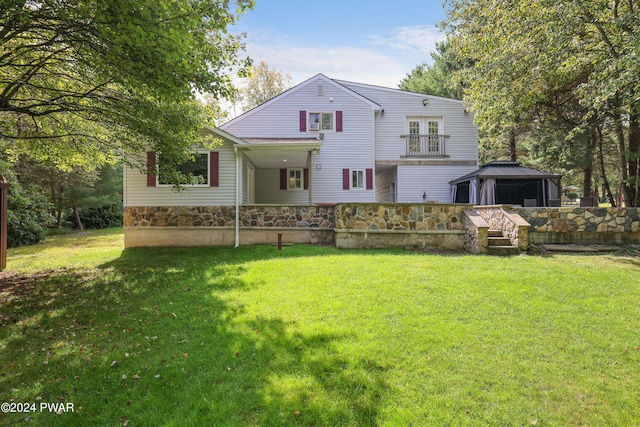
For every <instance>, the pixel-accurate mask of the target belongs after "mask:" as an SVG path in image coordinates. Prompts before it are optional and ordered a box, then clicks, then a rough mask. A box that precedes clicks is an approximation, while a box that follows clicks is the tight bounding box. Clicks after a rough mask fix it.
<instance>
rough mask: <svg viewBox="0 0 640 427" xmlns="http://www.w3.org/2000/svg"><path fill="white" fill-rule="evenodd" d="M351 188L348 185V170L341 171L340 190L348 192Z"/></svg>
mask: <svg viewBox="0 0 640 427" xmlns="http://www.w3.org/2000/svg"><path fill="white" fill-rule="evenodd" d="M349 188H351V186H350V185H349V169H342V189H343V190H348V189H349Z"/></svg>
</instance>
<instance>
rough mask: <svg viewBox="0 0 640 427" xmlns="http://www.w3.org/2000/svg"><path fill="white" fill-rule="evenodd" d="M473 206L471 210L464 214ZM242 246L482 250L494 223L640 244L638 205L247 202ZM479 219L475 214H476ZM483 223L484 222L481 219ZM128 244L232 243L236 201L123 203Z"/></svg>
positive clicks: (529, 238)
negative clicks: (211, 203) (212, 203)
mask: <svg viewBox="0 0 640 427" xmlns="http://www.w3.org/2000/svg"><path fill="white" fill-rule="evenodd" d="M465 211H467V212H465ZM239 217H240V235H239V239H240V244H243V245H244V244H257V243H273V242H275V241H276V240H277V234H282V235H283V241H284V242H287V243H289V242H291V243H325V244H330V243H335V245H336V246H337V247H344V248H384V247H402V248H410V249H420V248H432V249H443V250H463V249H464V250H467V251H469V252H473V253H483V252H484V248H485V247H486V240H487V237H486V234H487V230H488V228H492V229H500V230H502V231H503V234H504V235H505V236H507V237H509V238H510V239H511V241H512V244H514V245H515V246H517V247H519V248H520V249H521V250H526V249H527V246H528V244H529V243H533V244H542V243H578V244H593V243H602V244H629V243H635V244H638V243H640V211H639V208H581V207H561V208H515V207H512V206H510V205H503V206H475V207H474V206H471V205H468V204H436V203H420V204H393V203H386V204H376V203H340V204H337V205H318V206H315V205H314V206H271V205H247V206H241V207H240V212H239ZM472 217H473V218H472ZM483 221H484V222H483ZM124 226H125V246H126V247H131V246H196V245H198V246H199V245H233V244H234V243H235V242H236V237H235V207H233V206H199V207H198V206H195V207H182V206H160V207H149V206H144V207H126V208H125V209H124Z"/></svg>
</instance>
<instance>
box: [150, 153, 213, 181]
mask: <svg viewBox="0 0 640 427" xmlns="http://www.w3.org/2000/svg"><path fill="white" fill-rule="evenodd" d="M209 160H210V156H209V152H197V153H194V154H192V157H191V159H190V160H187V161H186V162H183V163H181V164H179V165H177V166H176V169H177V170H178V171H179V172H181V173H182V174H183V175H184V176H185V177H186V179H187V182H183V183H182V184H185V185H191V186H202V187H207V186H209V170H210V168H211V165H210V164H209ZM162 162H163V158H162V154H158V163H159V164H160V165H162ZM157 180H158V186H163V185H166V186H172V185H173V184H175V183H174V182H171V179H170V177H167V176H163V174H162V168H161V167H160V169H159V173H158V175H157Z"/></svg>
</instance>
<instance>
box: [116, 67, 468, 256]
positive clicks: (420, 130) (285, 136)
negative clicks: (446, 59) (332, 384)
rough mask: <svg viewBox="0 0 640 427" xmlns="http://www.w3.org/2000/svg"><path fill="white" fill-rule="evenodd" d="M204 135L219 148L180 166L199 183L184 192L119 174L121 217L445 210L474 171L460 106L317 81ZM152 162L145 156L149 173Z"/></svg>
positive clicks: (379, 89)
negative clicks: (432, 206) (335, 207)
mask: <svg viewBox="0 0 640 427" xmlns="http://www.w3.org/2000/svg"><path fill="white" fill-rule="evenodd" d="M205 132H208V133H211V134H213V135H214V136H216V137H218V138H219V139H220V140H221V141H222V144H221V145H220V146H219V147H217V148H216V149H215V150H214V151H211V152H205V151H203V152H201V153H198V154H199V156H196V161H195V162H193V163H191V162H190V163H189V164H185V165H184V167H185V171H189V172H191V173H193V174H194V175H196V177H197V178H198V179H197V180H196V181H194V185H192V186H189V188H187V190H186V191H185V192H182V193H176V192H175V191H173V189H172V186H171V185H170V183H164V182H162V180H161V179H160V178H159V177H157V176H154V175H151V174H150V175H147V176H145V175H143V174H141V173H139V172H137V171H135V170H132V169H127V170H126V171H125V188H124V201H125V216H126V215H127V212H128V211H127V207H135V208H143V207H153V208H154V209H155V208H159V207H166V206H170V207H204V206H227V207H235V208H236V212H237V208H238V207H239V206H243V205H244V206H246V205H253V204H256V205H258V204H260V205H307V206H309V205H324V204H333V203H340V202H362V203H373V202H378V203H381V202H384V203H387V202H389V203H409V202H413V203H422V202H438V203H451V202H452V201H451V189H450V188H451V187H450V185H449V181H451V180H454V179H456V178H458V177H460V176H463V175H465V174H468V173H470V172H472V171H474V170H475V169H476V168H477V165H478V133H477V128H476V126H475V125H474V124H473V117H472V115H471V114H469V113H468V112H467V111H466V109H465V108H464V106H463V105H462V103H461V102H460V101H458V100H453V99H447V98H441V97H437V96H431V95H424V94H419V93H411V92H406V91H402V90H398V89H390V88H384V87H378V86H372V85H367V84H360V83H353V82H346V81H340V80H333V79H330V78H328V77H326V76H324V75H322V74H318V75H316V76H314V77H312V78H310V79H309V80H307V81H305V82H303V83H301V84H299V85H297V86H295V87H293V88H292V89H289V90H287V91H286V92H284V93H282V94H280V95H279V96H277V97H275V98H273V99H271V100H270V101H268V102H266V103H264V104H262V105H260V106H258V107H256V108H254V109H252V110H250V111H247V112H246V113H244V114H242V115H240V116H238V117H236V118H235V119H233V120H231V121H229V122H227V123H225V124H223V125H222V126H220V127H219V128H216V129H206V130H205ZM158 161H161V159H160V158H159V157H158V155H157V153H148V162H149V168H151V169H152V168H153V167H154V165H155V164H156V162H158ZM137 211H138V210H136V212H137ZM131 217H132V215H131V209H129V218H128V219H127V218H126V219H125V235H126V227H127V226H128V225H131V224H132V223H133V220H132V218H131ZM174 222H175V221H174ZM238 222H239V220H238V219H237V218H236V221H235V226H236V229H237V227H238V226H239V224H238ZM138 223H139V221H138V222H136V224H138ZM160 223H161V224H162V223H163V220H160ZM150 225H152V224H150ZM155 225H157V224H155ZM171 225H175V224H171ZM227 225H229V224H227ZM236 234H237V230H236ZM236 243H237V237H236Z"/></svg>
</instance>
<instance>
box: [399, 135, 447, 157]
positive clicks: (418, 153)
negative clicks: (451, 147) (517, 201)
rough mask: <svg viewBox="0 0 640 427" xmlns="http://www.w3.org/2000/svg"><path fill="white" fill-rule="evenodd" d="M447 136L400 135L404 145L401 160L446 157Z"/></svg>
mask: <svg viewBox="0 0 640 427" xmlns="http://www.w3.org/2000/svg"><path fill="white" fill-rule="evenodd" d="M446 137H447V135H435V134H432V135H400V138H403V139H404V140H405V143H406V153H407V154H406V155H405V156H401V157H403V158H427V157H448V156H447V154H446V150H445V138H446Z"/></svg>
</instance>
